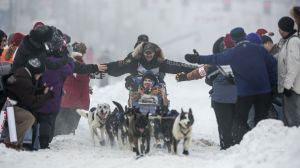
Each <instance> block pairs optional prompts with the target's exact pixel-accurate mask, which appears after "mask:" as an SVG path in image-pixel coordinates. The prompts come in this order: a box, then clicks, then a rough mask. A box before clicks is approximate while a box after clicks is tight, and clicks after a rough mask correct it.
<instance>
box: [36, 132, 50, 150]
mask: <svg viewBox="0 0 300 168" xmlns="http://www.w3.org/2000/svg"><path fill="white" fill-rule="evenodd" d="M49 139H50V138H49V136H45V135H41V136H39V140H40V146H41V149H50V147H49Z"/></svg>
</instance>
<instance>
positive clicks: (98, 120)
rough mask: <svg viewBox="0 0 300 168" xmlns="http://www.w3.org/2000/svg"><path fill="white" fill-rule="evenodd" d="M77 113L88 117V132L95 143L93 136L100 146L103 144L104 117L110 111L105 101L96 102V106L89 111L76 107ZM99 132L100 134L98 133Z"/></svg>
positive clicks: (105, 117) (104, 134)
mask: <svg viewBox="0 0 300 168" xmlns="http://www.w3.org/2000/svg"><path fill="white" fill-rule="evenodd" d="M77 113H78V114H80V115H81V116H83V117H85V118H87V119H88V124H89V129H90V134H91V137H92V140H93V144H94V145H95V136H96V137H97V138H98V142H99V143H100V145H101V146H104V145H105V139H106V138H105V136H106V129H105V124H106V119H107V116H108V115H109V114H110V113H111V110H110V106H109V104H107V103H101V104H98V105H97V107H93V108H91V109H90V111H86V110H82V109H77ZM99 132H100V134H99Z"/></svg>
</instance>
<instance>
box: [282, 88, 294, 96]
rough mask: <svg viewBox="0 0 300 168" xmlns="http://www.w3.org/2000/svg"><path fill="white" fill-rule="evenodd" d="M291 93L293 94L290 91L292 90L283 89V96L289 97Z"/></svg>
mask: <svg viewBox="0 0 300 168" xmlns="http://www.w3.org/2000/svg"><path fill="white" fill-rule="evenodd" d="M292 93H293V90H292V89H286V88H284V91H283V94H284V95H285V96H286V97H291V96H292Z"/></svg>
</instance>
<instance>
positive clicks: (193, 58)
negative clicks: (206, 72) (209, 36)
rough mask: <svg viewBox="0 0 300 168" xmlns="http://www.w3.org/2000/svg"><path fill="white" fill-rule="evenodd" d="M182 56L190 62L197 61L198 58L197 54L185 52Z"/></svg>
mask: <svg viewBox="0 0 300 168" xmlns="http://www.w3.org/2000/svg"><path fill="white" fill-rule="evenodd" d="M184 58H185V60H186V61H187V62H190V63H198V62H199V60H200V59H199V56H198V55H196V54H185V57H184Z"/></svg>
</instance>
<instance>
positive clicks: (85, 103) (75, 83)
mask: <svg viewBox="0 0 300 168" xmlns="http://www.w3.org/2000/svg"><path fill="white" fill-rule="evenodd" d="M75 59H76V62H79V63H84V62H83V60H82V57H75ZM89 82H90V78H89V75H88V74H82V75H81V74H73V75H70V76H68V77H67V79H66V81H65V83H64V92H65V93H64V95H63V97H62V101H61V107H63V108H80V109H85V110H89V106H90V95H89Z"/></svg>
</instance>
